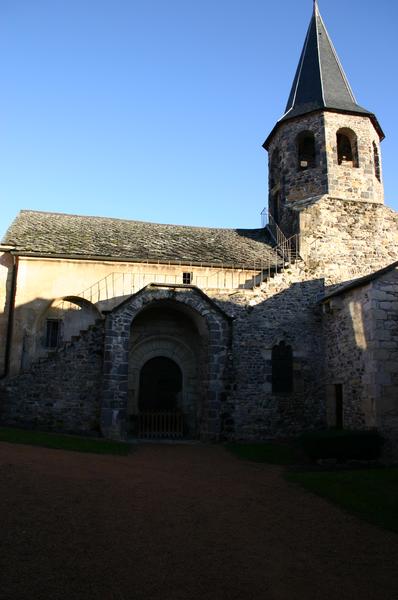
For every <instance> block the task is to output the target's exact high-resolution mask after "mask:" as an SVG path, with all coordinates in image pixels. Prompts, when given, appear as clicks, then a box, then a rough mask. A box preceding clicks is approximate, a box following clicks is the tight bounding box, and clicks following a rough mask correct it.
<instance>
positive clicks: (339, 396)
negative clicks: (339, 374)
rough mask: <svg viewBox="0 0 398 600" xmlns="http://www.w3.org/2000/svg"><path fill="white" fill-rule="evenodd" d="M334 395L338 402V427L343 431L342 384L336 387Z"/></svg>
mask: <svg viewBox="0 0 398 600" xmlns="http://www.w3.org/2000/svg"><path fill="white" fill-rule="evenodd" d="M334 394H335V400H336V427H337V428H338V429H343V414H344V410H343V386H342V384H341V383H337V384H336V385H335V386H334Z"/></svg>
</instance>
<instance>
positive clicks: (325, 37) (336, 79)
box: [264, 2, 384, 147]
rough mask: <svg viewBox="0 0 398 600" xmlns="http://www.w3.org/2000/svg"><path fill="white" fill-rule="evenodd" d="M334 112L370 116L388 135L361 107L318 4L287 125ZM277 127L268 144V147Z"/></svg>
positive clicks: (296, 79) (298, 71) (286, 112)
mask: <svg viewBox="0 0 398 600" xmlns="http://www.w3.org/2000/svg"><path fill="white" fill-rule="evenodd" d="M324 109H329V110H334V111H339V112H345V113H350V114H352V113H353V114H359V115H366V116H368V117H369V118H371V119H372V121H373V124H374V125H375V127H376V129H377V131H378V132H379V135H380V137H381V138H384V133H383V131H382V129H381V127H380V124H379V123H378V121H377V118H376V116H375V115H374V114H373V113H371V112H369V111H368V110H366V109H365V108H363V107H362V106H359V104H357V101H356V99H355V97H354V94H353V92H352V90H351V87H350V84H349V83H348V80H347V77H346V75H345V73H344V70H343V67H342V65H341V62H340V60H339V57H338V56H337V53H336V50H335V48H334V46H333V42H332V40H331V39H330V37H329V34H328V32H327V29H326V26H325V23H324V21H323V19H322V16H321V14H320V12H319V8H318V4H317V2H314V11H313V14H312V18H311V21H310V25H309V28H308V32H307V36H306V38H305V42H304V47H303V50H302V52H301V56H300V60H299V64H298V67H297V71H296V75H295V77H294V81H293V85H292V89H291V91H290V95H289V99H288V102H287V105H286V109H285V114H284V115H283V117H282V118H281V119H280V120H279V121H278V123H277V126H278V125H279V124H280V123H281V122H283V121H287V120H290V119H293V118H295V117H299V116H301V115H304V114H307V113H310V112H313V111H316V110H324ZM274 131H275V128H274V129H273V131H272V132H271V134H270V136H268V138H267V140H266V141H265V143H264V146H265V147H268V144H269V140H270V138H271V136H272V134H273V133H274Z"/></svg>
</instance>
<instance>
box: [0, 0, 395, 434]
mask: <svg viewBox="0 0 398 600" xmlns="http://www.w3.org/2000/svg"><path fill="white" fill-rule="evenodd" d="M383 138H384V134H383V131H382V129H381V126H380V124H379V122H378V120H377V117H376V116H375V114H374V113H373V112H370V111H368V110H366V109H365V108H362V107H361V106H360V105H359V104H357V102H356V99H355V97H354V95H353V93H352V91H351V88H350V85H349V83H348V80H347V78H346V76H345V74H344V71H343V68H342V65H341V63H340V61H339V58H338V56H337V54H336V51H335V49H334V46H333V44H332V41H331V39H330V37H329V35H328V32H327V30H326V27H325V24H324V22H323V20H322V17H321V15H320V13H319V9H318V6H317V3H316V2H315V3H314V11H313V14H312V18H311V21H310V25H309V28H308V32H307V36H306V38H305V43H304V47H303V51H302V54H301V56H300V59H299V64H298V68H297V73H296V76H295V78H294V81H293V85H292V89H291V93H290V96H289V99H288V102H287V106H286V109H285V112H284V114H283V116H282V118H281V119H280V120H279V121H278V122H277V123H276V125H275V126H274V128H273V129H272V131H271V133H270V134H269V135H268V137H267V139H266V141H265V142H264V148H265V150H266V151H267V152H268V157H269V206H268V210H267V211H264V215H263V216H264V223H263V226H262V227H261V228H259V229H251V230H248V229H212V228H203V227H189V226H176V225H162V224H155V223H146V222H139V221H128V220H121V219H111V218H102V217H86V216H77V215H67V214H57V213H47V212H36V211H30V210H22V211H21V212H20V213H19V215H18V216H17V218H16V219H15V221H14V222H13V223H12V224H11V226H10V228H9V229H8V231H7V233H6V234H5V237H4V239H3V242H2V245H1V248H0V251H1V257H0V281H1V284H0V297H1V307H2V313H1V315H0V336H1V339H2V344H1V346H0V369H1V375H2V378H1V381H0V422H1V423H3V424H13V425H23V426H29V427H37V428H42V429H48V430H59V431H68V432H84V433H97V434H98V433H99V432H100V433H101V434H102V435H104V436H106V437H109V438H114V439H126V438H128V437H144V438H145V437H147V438H159V437H171V438H178V437H186V438H191V439H192V438H197V439H202V440H222V439H242V440H250V439H252V440H256V439H269V438H275V437H278V436H279V437H280V436H283V437H286V436H290V435H295V434H297V433H299V432H301V431H304V430H308V429H314V428H321V427H325V426H338V427H345V428H354V429H361V428H362V429H366V428H377V429H379V430H380V431H382V432H383V433H384V434H385V436H386V437H387V438H388V439H390V440H391V441H394V439H395V438H396V436H397V432H398V262H396V261H398V214H397V213H395V212H394V211H393V210H392V209H390V208H388V207H387V206H385V205H384V197H383V182H382V162H381V153H380V142H381V141H382V140H383Z"/></svg>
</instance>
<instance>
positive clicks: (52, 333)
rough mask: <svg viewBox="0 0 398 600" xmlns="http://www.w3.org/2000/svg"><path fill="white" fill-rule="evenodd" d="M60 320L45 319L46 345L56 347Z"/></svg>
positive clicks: (58, 338)
mask: <svg viewBox="0 0 398 600" xmlns="http://www.w3.org/2000/svg"><path fill="white" fill-rule="evenodd" d="M60 331H61V327H60V320H59V319H47V326H46V347H47V348H56V347H57V346H58V344H59V340H60Z"/></svg>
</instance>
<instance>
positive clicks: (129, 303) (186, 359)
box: [101, 284, 231, 440]
mask: <svg viewBox="0 0 398 600" xmlns="http://www.w3.org/2000/svg"><path fill="white" fill-rule="evenodd" d="M230 325H231V318H230V317H229V316H228V315H226V313H225V312H224V311H223V310H222V309H221V308H220V307H219V306H218V305H217V304H216V303H215V302H214V301H212V300H211V299H210V298H209V297H208V296H206V294H204V293H203V292H202V291H201V290H199V289H197V288H195V287H193V286H178V285H176V286H170V285H166V284H165V285H162V284H150V285H149V286H147V287H146V288H144V289H143V290H141V291H140V292H138V293H137V294H134V295H133V296H131V297H130V298H128V299H126V300H125V301H124V302H123V303H122V304H120V305H119V306H117V307H115V308H114V309H113V310H112V311H111V312H110V313H109V314H108V315H107V317H106V324H105V339H104V348H105V356H104V378H103V401H102V409H101V430H102V432H103V434H104V435H105V436H107V437H111V438H113V439H125V438H126V436H129V435H130V436H131V435H134V433H136V432H137V427H138V423H139V419H140V412H141V408H142V404H141V400H142V398H145V397H146V396H147V394H149V392H142V390H141V388H142V386H144V388H145V387H146V386H150V385H152V384H149V383H148V384H146V383H145V380H146V378H147V377H148V380H150V379H151V377H152V376H153V373H154V370H155V369H154V365H156V362H153V363H150V365H151V366H148V367H145V365H146V364H147V363H149V361H151V360H152V359H156V358H162V359H169V360H170V361H173V362H174V363H175V364H176V365H177V368H178V369H179V370H180V371H181V388H180V389H179V387H180V384H179V383H178V385H177V383H176V382H177V379H178V378H177V377H175V378H174V383H173V384H171V383H170V384H166V388H167V387H168V386H169V385H170V387H173V390H174V391H173V394H175V396H176V401H177V409H178V410H180V411H181V412H182V414H183V422H184V435H185V436H186V437H189V438H200V439H202V440H209V439H211V440H216V439H218V438H219V435H220V431H221V429H220V428H221V423H222V420H221V419H222V415H223V405H226V402H228V401H229V400H228V394H227V392H226V388H225V379H224V377H225V373H226V369H227V368H228V364H227V363H228V358H229V348H230V343H231V335H230V334H231V329H230ZM169 364H170V363H169ZM163 365H165V363H163ZM157 366H158V368H159V369H160V370H161V371H163V372H164V367H162V366H161V364H160V363H158V364H157ZM146 369H148V370H149V375H147V374H146ZM151 369H152V375H151ZM158 375H159V382H160V381H161V380H162V377H161V374H157V376H158ZM178 381H179V379H178ZM159 382H158V384H156V385H157V386H158V388H159V385H160V383H159ZM155 387H156V386H155ZM140 390H141V392H140ZM177 390H178V391H177ZM140 394H141V395H140ZM166 395H167V394H166ZM162 402H163V400H162Z"/></svg>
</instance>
